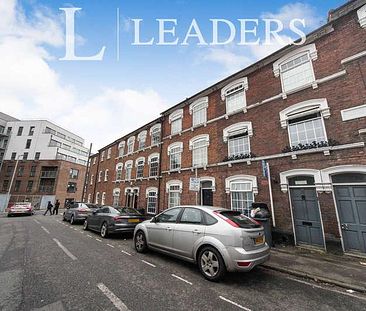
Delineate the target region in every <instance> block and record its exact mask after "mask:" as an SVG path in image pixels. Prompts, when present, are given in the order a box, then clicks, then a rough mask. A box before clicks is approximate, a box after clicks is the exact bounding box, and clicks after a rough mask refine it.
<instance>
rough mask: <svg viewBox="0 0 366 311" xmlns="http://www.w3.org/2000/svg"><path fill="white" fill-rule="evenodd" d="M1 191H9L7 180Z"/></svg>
mask: <svg viewBox="0 0 366 311" xmlns="http://www.w3.org/2000/svg"><path fill="white" fill-rule="evenodd" d="M2 189H3V190H2V191H4V192H5V191H8V190H9V180H4V182H3V188H2Z"/></svg>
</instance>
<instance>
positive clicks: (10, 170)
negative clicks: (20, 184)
mask: <svg viewBox="0 0 366 311" xmlns="http://www.w3.org/2000/svg"><path fill="white" fill-rule="evenodd" d="M13 171H14V166H8V167H7V168H6V173H5V176H6V177H9V176H12V175H13Z"/></svg>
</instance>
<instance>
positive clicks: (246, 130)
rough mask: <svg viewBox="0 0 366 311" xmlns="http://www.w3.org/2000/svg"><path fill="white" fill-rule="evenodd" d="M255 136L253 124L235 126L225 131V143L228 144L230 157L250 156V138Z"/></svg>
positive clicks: (241, 123) (244, 123) (246, 123)
mask: <svg viewBox="0 0 366 311" xmlns="http://www.w3.org/2000/svg"><path fill="white" fill-rule="evenodd" d="M252 135H253V129H252V123H251V122H240V123H236V124H233V125H231V126H229V127H227V128H225V129H224V130H223V138H224V142H227V143H228V156H229V157H232V156H238V155H239V156H240V155H249V154H250V142H249V137H250V136H252Z"/></svg>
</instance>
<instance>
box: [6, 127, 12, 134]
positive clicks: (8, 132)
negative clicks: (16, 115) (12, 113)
mask: <svg viewBox="0 0 366 311" xmlns="http://www.w3.org/2000/svg"><path fill="white" fill-rule="evenodd" d="M12 130H13V128H12V127H11V126H9V127H8V128H7V130H6V134H7V135H10V134H11V131H12Z"/></svg>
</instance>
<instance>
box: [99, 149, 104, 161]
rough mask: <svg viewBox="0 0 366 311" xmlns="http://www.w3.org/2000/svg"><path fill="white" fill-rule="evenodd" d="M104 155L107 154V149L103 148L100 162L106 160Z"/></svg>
mask: <svg viewBox="0 0 366 311" xmlns="http://www.w3.org/2000/svg"><path fill="white" fill-rule="evenodd" d="M104 156H105V151H104V150H103V151H102V154H101V156H100V162H103V161H104Z"/></svg>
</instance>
